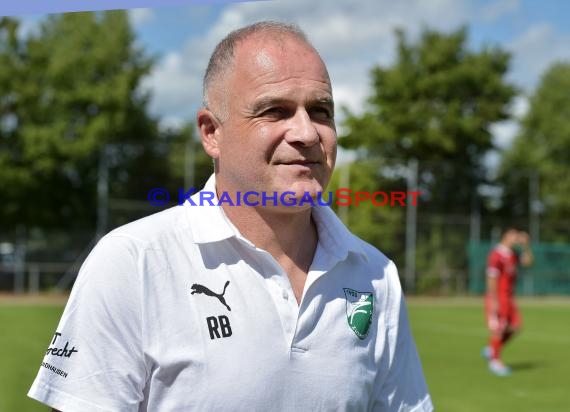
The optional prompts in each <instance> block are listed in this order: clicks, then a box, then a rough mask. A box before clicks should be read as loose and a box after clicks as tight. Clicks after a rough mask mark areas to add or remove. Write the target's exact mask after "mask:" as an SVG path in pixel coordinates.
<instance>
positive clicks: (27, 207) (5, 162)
mask: <svg viewBox="0 0 570 412" xmlns="http://www.w3.org/2000/svg"><path fill="white" fill-rule="evenodd" d="M17 30H18V22H17V21H16V20H12V19H3V20H2V21H1V22H0V62H1V63H6V64H0V96H1V97H0V115H1V116H2V117H1V119H0V120H1V125H2V127H1V128H0V134H1V135H0V136H1V138H0V179H1V181H2V185H1V187H0V196H1V198H2V199H3V202H4V205H3V206H2V207H1V208H0V215H1V218H2V221H3V222H4V226H5V227H6V226H10V224H11V223H14V222H25V223H26V224H27V225H39V226H44V227H49V226H59V227H61V226H63V225H64V224H65V223H66V222H69V221H70V219H72V220H73V222H74V225H75V226H76V227H82V226H84V227H93V226H94V221H95V214H96V207H95V206H96V190H95V187H96V182H97V171H98V164H99V162H100V160H101V149H102V148H103V147H104V146H105V145H106V144H109V143H124V142H136V143H138V144H140V143H146V142H152V141H154V140H156V139H157V138H158V128H157V122H156V120H154V119H152V118H151V117H150V116H149V115H148V114H147V108H146V106H147V101H148V99H149V96H148V94H146V93H143V92H142V91H141V89H140V87H139V85H140V82H141V79H142V78H143V76H145V75H147V74H148V73H149V71H150V69H151V67H152V62H153V60H152V59H151V58H149V57H147V56H146V55H145V54H144V52H143V51H142V50H141V49H139V48H138V47H137V46H136V44H135V38H134V35H133V33H132V30H131V28H130V26H129V22H128V19H127V15H126V13H125V12H122V11H121V12H118V11H114V12H101V13H65V14H59V15H51V16H49V17H48V18H47V19H46V20H45V21H44V22H43V23H42V25H41V28H40V30H39V33H38V34H37V35H31V36H29V37H27V38H23V39H21V38H19V37H18V36H17V35H16V34H17ZM127 158H128V156H127ZM133 178H134V176H133Z"/></svg>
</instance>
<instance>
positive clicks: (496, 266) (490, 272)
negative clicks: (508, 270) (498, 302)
mask: <svg viewBox="0 0 570 412" xmlns="http://www.w3.org/2000/svg"><path fill="white" fill-rule="evenodd" d="M500 274H501V256H500V255H499V254H498V253H497V252H496V251H492V252H491V253H490V254H489V258H488V259H487V276H489V277H492V278H495V277H497V276H499V275H500Z"/></svg>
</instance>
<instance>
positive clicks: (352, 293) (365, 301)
mask: <svg viewBox="0 0 570 412" xmlns="http://www.w3.org/2000/svg"><path fill="white" fill-rule="evenodd" d="M344 295H345V296H346V318H347V320H348V326H350V328H351V329H352V330H353V331H354V333H356V336H358V337H359V338H360V339H364V338H365V337H366V335H368V329H370V323H371V322H372V313H373V311H374V295H373V294H372V292H357V291H356V290H354V289H349V288H344Z"/></svg>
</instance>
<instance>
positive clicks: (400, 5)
mask: <svg viewBox="0 0 570 412" xmlns="http://www.w3.org/2000/svg"><path fill="white" fill-rule="evenodd" d="M472 12H473V10H472V8H471V6H470V3H469V2H468V0H432V1H430V2H426V1H422V0H406V1H400V2H393V1H389V0H362V1H359V2H358V4H357V5H356V4H355V3H354V2H353V1H352V0H337V1H334V2H306V1H304V0H288V1H271V2H246V3H236V4H231V5H228V6H226V7H225V8H224V9H223V11H222V13H221V14H220V15H219V17H218V20H217V21H215V22H213V24H212V26H211V28H210V30H209V31H208V32H206V33H205V34H204V35H203V36H201V37H192V38H190V39H189V40H188V41H187V43H186V45H185V47H184V49H183V50H181V51H180V52H179V53H177V54H176V57H173V56H172V55H170V56H169V57H167V58H166V59H164V60H163V61H162V62H161V63H160V65H159V66H158V67H157V69H155V72H154V73H153V74H152V76H151V79H150V80H149V81H148V84H149V85H150V86H151V87H152V89H153V91H154V95H155V99H154V100H153V103H152V108H153V111H154V112H156V113H157V114H160V115H167V116H169V117H171V118H172V117H173V116H174V117H176V116H185V117H186V118H188V117H193V116H194V113H193V112H192V109H193V108H197V107H198V106H199V104H200V100H201V90H200V83H201V79H202V76H203V72H204V70H205V67H206V64H207V60H208V58H209V55H210V53H211V51H212V49H213V48H214V46H215V44H216V43H217V42H218V41H219V40H221V39H222V38H223V37H224V36H225V35H226V34H227V33H229V32H230V31H231V30H233V29H236V28H239V27H241V26H244V25H246V24H249V23H253V22H255V21H259V20H279V21H286V22H294V23H296V24H299V25H300V26H301V28H303V29H304V30H305V31H306V33H307V35H308V36H309V39H310V40H311V41H312V43H313V44H314V45H315V47H316V48H317V49H318V50H319V52H320V53H321V55H322V57H323V59H324V60H325V62H326V63H327V67H328V69H329V73H330V75H331V80H332V82H333V92H334V95H335V101H336V104H337V107H340V106H341V105H346V106H348V107H349V108H350V109H351V110H352V111H354V112H359V111H361V110H362V109H363V105H364V101H365V98H366V95H367V94H368V91H369V71H370V69H371V68H372V66H373V65H375V64H383V65H385V64H389V63H391V62H392V61H393V58H394V47H395V38H394V30H395V28H397V27H401V28H404V29H405V30H406V32H407V33H408V34H409V35H410V38H414V37H415V36H417V34H418V33H419V32H420V30H421V29H422V27H425V26H427V27H431V28H436V29H438V30H450V29H454V28H456V27H458V26H459V25H460V24H462V23H463V22H465V21H466V20H467V19H468V16H469V15H471V13H472Z"/></svg>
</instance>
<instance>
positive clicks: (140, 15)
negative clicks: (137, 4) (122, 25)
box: [128, 9, 155, 27]
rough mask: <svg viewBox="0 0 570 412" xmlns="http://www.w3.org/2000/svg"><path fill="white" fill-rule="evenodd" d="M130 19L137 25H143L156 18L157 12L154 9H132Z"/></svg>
mask: <svg viewBox="0 0 570 412" xmlns="http://www.w3.org/2000/svg"><path fill="white" fill-rule="evenodd" d="M128 13H129V20H130V22H131V24H132V25H133V26H135V27H138V26H142V25H143V24H145V23H149V22H151V21H153V20H154V17H155V12H154V10H152V9H130V10H129V11H128Z"/></svg>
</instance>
